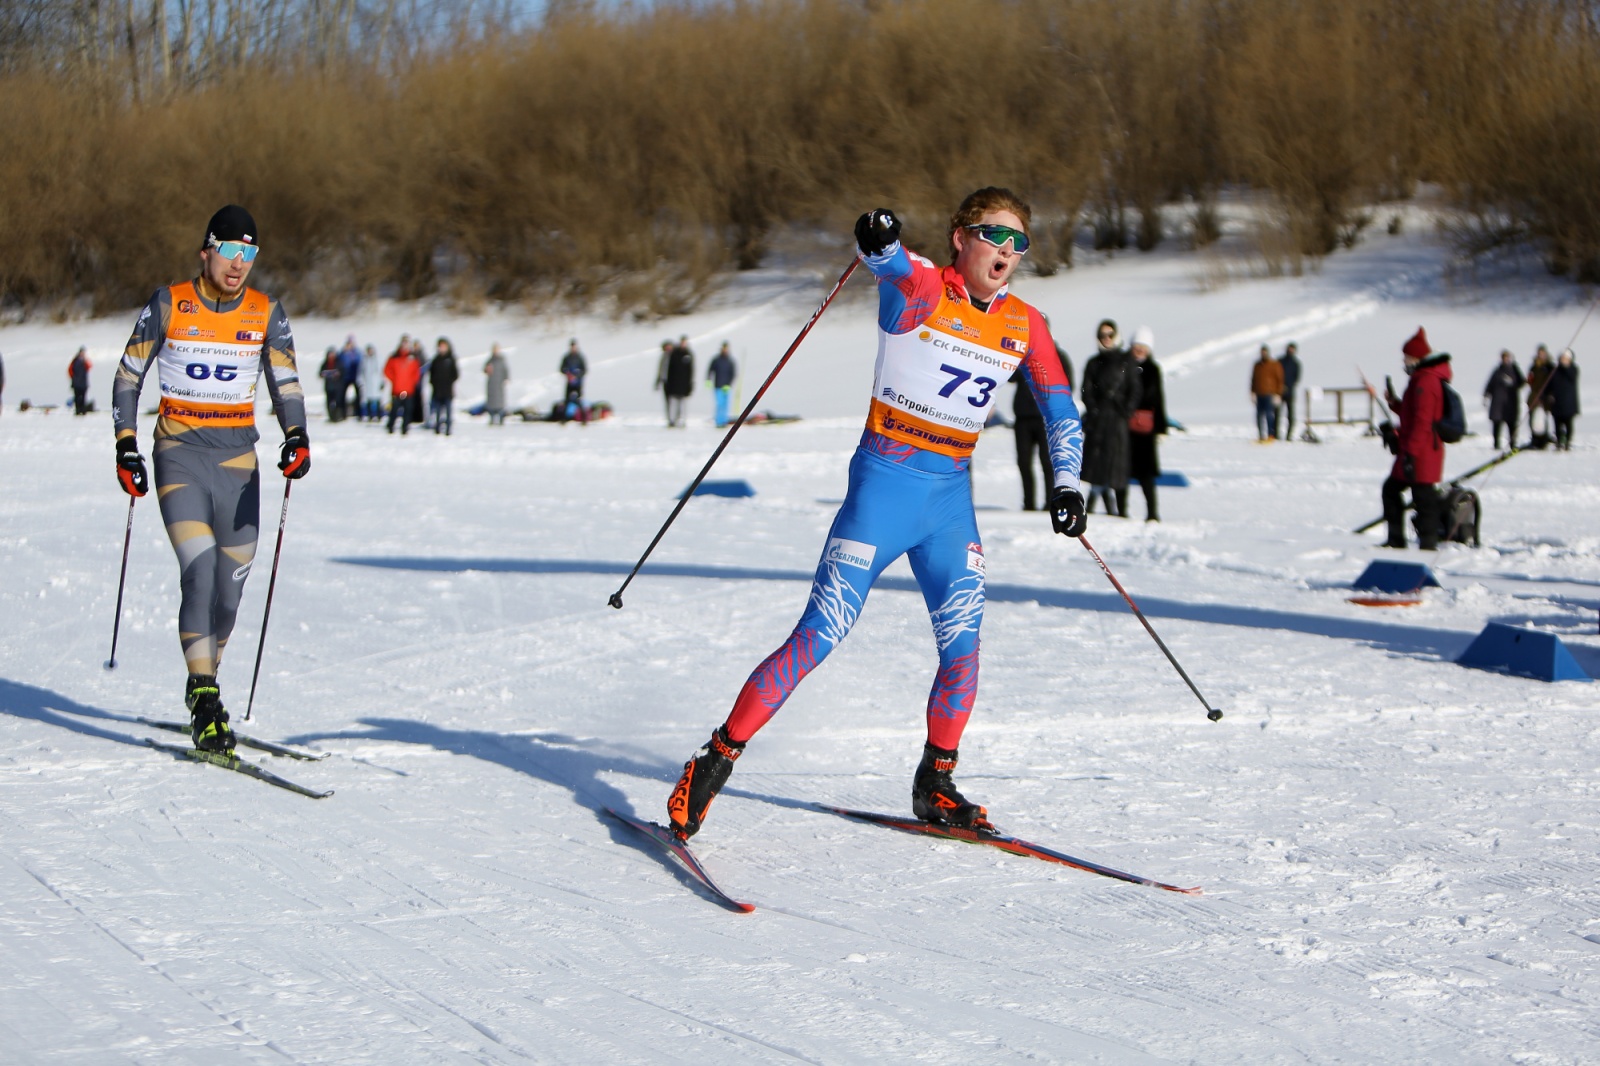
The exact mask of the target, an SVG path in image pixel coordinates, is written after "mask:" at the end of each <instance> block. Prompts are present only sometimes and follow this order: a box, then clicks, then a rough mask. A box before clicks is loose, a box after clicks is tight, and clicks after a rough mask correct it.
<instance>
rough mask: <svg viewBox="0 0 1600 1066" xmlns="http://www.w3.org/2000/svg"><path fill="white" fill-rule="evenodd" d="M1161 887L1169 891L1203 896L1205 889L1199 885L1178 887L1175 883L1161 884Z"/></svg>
mask: <svg viewBox="0 0 1600 1066" xmlns="http://www.w3.org/2000/svg"><path fill="white" fill-rule="evenodd" d="M1161 887H1162V888H1165V889H1167V890H1168V891H1171V892H1182V893H1183V894H1184V895H1185V896H1203V895H1205V894H1206V893H1205V890H1204V889H1203V888H1201V887H1200V886H1199V885H1196V886H1195V887H1194V888H1179V887H1178V886H1176V885H1162V886H1161Z"/></svg>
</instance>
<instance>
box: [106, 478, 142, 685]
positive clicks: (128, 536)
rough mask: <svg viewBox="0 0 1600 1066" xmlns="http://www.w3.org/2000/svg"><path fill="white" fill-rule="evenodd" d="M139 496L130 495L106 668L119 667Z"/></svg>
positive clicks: (113, 668)
mask: <svg viewBox="0 0 1600 1066" xmlns="http://www.w3.org/2000/svg"><path fill="white" fill-rule="evenodd" d="M136 499H138V497H137V496H129V497H128V529H127V531H126V532H125V533H123V534H122V574H121V576H119V577H118V578H117V617H116V619H115V620H114V621H113V622H112V623H111V658H109V659H107V660H106V669H107V670H115V669H116V668H117V634H118V633H120V632H121V631H122V589H123V587H124V586H125V585H126V584H127V583H128V545H130V544H132V543H133V501H134V500H136Z"/></svg>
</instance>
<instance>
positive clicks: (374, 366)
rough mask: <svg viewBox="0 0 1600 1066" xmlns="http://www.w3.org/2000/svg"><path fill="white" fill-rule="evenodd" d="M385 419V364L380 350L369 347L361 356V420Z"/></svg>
mask: <svg viewBox="0 0 1600 1066" xmlns="http://www.w3.org/2000/svg"><path fill="white" fill-rule="evenodd" d="M382 418H383V363H382V362H381V361H380V360H379V359H378V349H376V348H374V347H373V346H372V345H370V344H369V345H367V350H366V351H365V352H364V353H362V356H361V420H362V421H363V422H377V421H379V420H380V419H382Z"/></svg>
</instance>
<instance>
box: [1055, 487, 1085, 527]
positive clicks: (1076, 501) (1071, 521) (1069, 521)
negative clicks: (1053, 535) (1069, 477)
mask: <svg viewBox="0 0 1600 1066" xmlns="http://www.w3.org/2000/svg"><path fill="white" fill-rule="evenodd" d="M1050 524H1051V525H1052V526H1054V527H1055V530H1056V532H1057V533H1060V534H1061V535H1062V536H1064V537H1081V536H1083V534H1084V531H1085V530H1086V529H1088V528H1089V516H1088V515H1087V514H1086V513H1085V512H1084V509H1083V493H1081V492H1079V491H1078V490H1077V489H1057V490H1056V491H1055V494H1054V495H1053V496H1051V497H1050Z"/></svg>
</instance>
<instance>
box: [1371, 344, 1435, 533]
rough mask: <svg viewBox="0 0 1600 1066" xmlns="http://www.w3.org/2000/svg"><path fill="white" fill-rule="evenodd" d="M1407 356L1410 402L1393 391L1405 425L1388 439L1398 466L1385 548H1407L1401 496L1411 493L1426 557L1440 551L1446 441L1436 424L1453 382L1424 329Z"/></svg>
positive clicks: (1387, 506) (1387, 498) (1386, 499)
mask: <svg viewBox="0 0 1600 1066" xmlns="http://www.w3.org/2000/svg"><path fill="white" fill-rule="evenodd" d="M1400 350H1401V352H1402V353H1404V355H1405V367H1406V373H1407V374H1409V375H1410V376H1411V380H1410V381H1408V382H1407V383H1406V393H1405V396H1403V397H1400V396H1396V395H1395V394H1394V386H1393V385H1392V384H1390V385H1389V388H1388V392H1389V395H1388V402H1389V408H1390V410H1392V411H1394V412H1395V413H1396V414H1398V415H1399V416H1400V425H1399V426H1398V427H1396V428H1395V430H1394V431H1393V433H1392V434H1386V437H1388V438H1389V440H1388V443H1389V446H1390V450H1392V451H1393V452H1394V453H1395V458H1394V466H1393V467H1392V468H1391V469H1390V471H1389V477H1388V479H1387V480H1386V481H1384V483H1383V518H1384V521H1385V522H1387V523H1388V524H1389V539H1388V540H1387V541H1385V542H1384V547H1386V548H1404V547H1405V546H1406V530H1405V517H1406V505H1405V499H1404V497H1403V496H1402V494H1403V493H1404V492H1405V491H1406V490H1407V489H1410V490H1411V504H1412V506H1413V507H1415V508H1416V511H1417V539H1418V542H1419V543H1418V546H1419V547H1420V548H1421V549H1422V550H1423V551H1435V550H1437V549H1438V547H1439V480H1440V479H1441V478H1442V477H1443V476H1444V441H1442V440H1440V439H1439V434H1438V431H1437V430H1435V429H1434V423H1435V422H1437V421H1439V419H1441V418H1443V417H1444V382H1446V381H1449V380H1450V378H1451V374H1450V356H1449V355H1447V354H1445V353H1444V352H1438V353H1435V352H1434V351H1433V349H1432V348H1431V347H1429V346H1428V335H1427V334H1426V333H1424V332H1423V331H1422V328H1421V327H1420V326H1419V327H1418V328H1417V332H1416V333H1415V334H1414V335H1413V336H1412V337H1411V339H1410V340H1408V341H1406V343H1405V345H1404V346H1403V347H1402V348H1401V349H1400Z"/></svg>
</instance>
